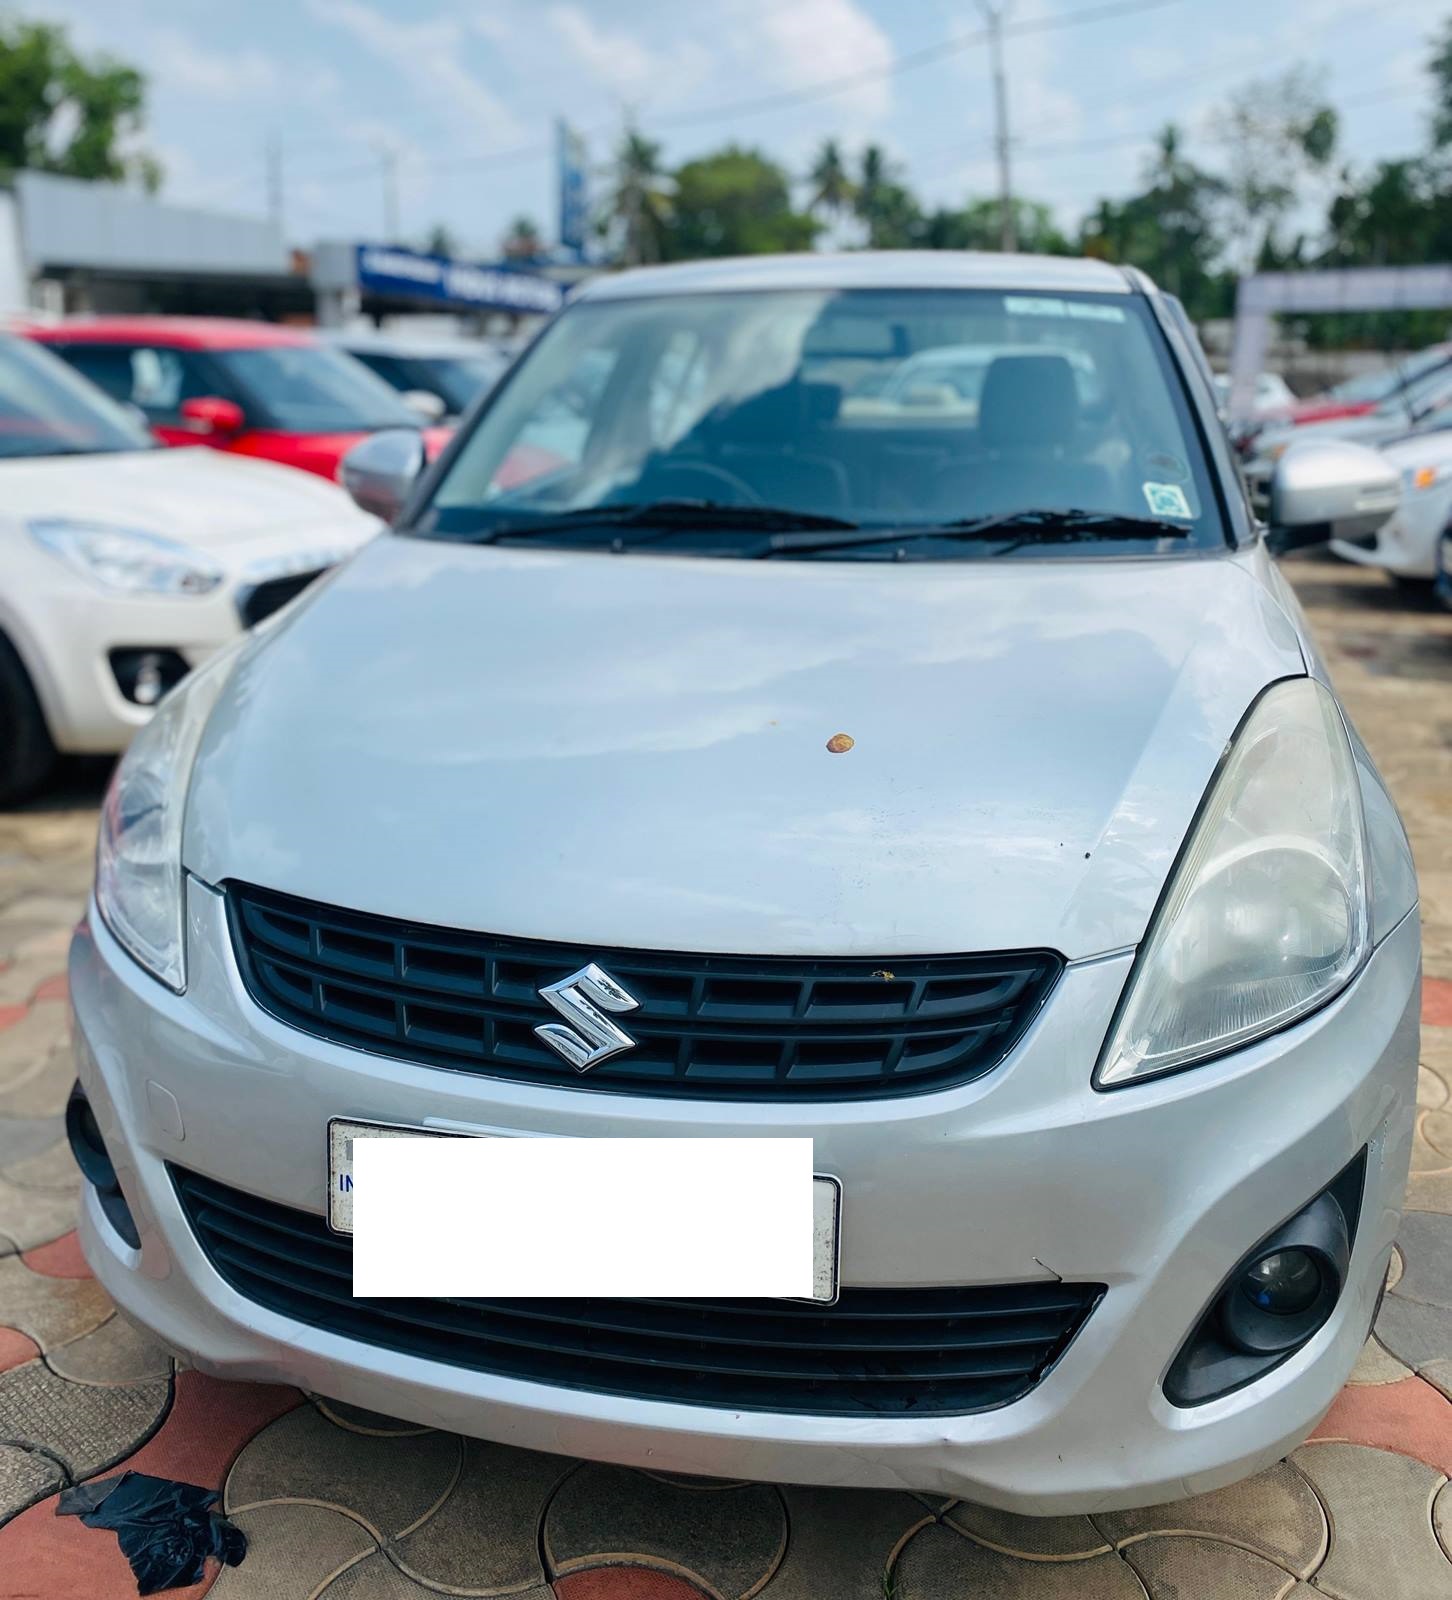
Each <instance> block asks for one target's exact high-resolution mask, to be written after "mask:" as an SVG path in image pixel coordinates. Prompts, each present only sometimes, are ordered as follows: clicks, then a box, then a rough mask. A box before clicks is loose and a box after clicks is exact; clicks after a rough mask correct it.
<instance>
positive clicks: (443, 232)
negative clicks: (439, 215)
mask: <svg viewBox="0 0 1452 1600" xmlns="http://www.w3.org/2000/svg"><path fill="white" fill-rule="evenodd" d="M423 247H424V249H425V250H426V251H427V252H428V254H429V255H431V256H457V255H458V253H459V241H458V240H457V239H456V238H455V237H454V235H453V233H452V232H451V231H450V229H449V228H448V227H447V225H446V224H444V223H442V222H436V223H435V224H434V225H433V227H432V228H430V229H429V231H428V233H427V234H426V235H425V236H424V242H423Z"/></svg>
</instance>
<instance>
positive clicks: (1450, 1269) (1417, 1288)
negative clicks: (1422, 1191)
mask: <svg viewBox="0 0 1452 1600" xmlns="http://www.w3.org/2000/svg"><path fill="white" fill-rule="evenodd" d="M1397 1248H1398V1249H1399V1250H1400V1251H1401V1253H1402V1259H1403V1262H1404V1263H1405V1265H1404V1267H1403V1271H1402V1277H1401V1281H1400V1282H1399V1283H1398V1284H1397V1287H1396V1292H1397V1294H1399V1295H1400V1296H1402V1298H1403V1299H1406V1300H1420V1301H1421V1302H1422V1303H1423V1304H1425V1305H1433V1306H1441V1307H1442V1308H1443V1310H1445V1311H1452V1217H1448V1216H1443V1215H1440V1214H1438V1213H1434V1212H1431V1211H1408V1212H1406V1213H1405V1215H1404V1216H1403V1217H1402V1225H1401V1227H1400V1229H1399V1230H1398V1232H1397Z"/></svg>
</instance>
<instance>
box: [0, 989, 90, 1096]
mask: <svg viewBox="0 0 1452 1600" xmlns="http://www.w3.org/2000/svg"><path fill="white" fill-rule="evenodd" d="M46 1009H47V1010H51V1011H53V1010H56V1009H58V1008H57V1007H54V1006H50V1007H47V1008H46ZM27 1020H28V1019H27ZM11 1031H13V1030H11ZM5 1037H6V1035H5V1034H4V1033H3V1032H0V1045H3V1043H4V1040H5ZM75 1081H76V1063H75V1057H74V1056H73V1055H72V1053H71V1043H70V1040H69V1039H67V1038H66V1037H65V1036H64V1034H59V1035H58V1036H57V1037H56V1038H55V1039H53V1040H52V1041H51V1043H50V1045H49V1047H48V1048H45V1049H42V1050H40V1051H38V1052H36V1053H34V1054H33V1056H31V1057H29V1058H28V1060H27V1062H26V1063H25V1064H24V1065H17V1066H16V1067H15V1069H14V1071H13V1072H10V1073H3V1072H0V1115H3V1116H7V1117H51V1116H58V1115H59V1114H60V1113H61V1112H63V1111H64V1110H65V1108H66V1101H67V1099H68V1098H69V1097H70V1092H71V1085H72V1084H73V1083H74V1082H75Z"/></svg>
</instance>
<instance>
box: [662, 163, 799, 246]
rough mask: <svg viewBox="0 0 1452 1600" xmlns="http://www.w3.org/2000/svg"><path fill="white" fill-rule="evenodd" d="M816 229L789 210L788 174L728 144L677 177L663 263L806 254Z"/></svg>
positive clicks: (680, 172) (683, 169)
mask: <svg viewBox="0 0 1452 1600" xmlns="http://www.w3.org/2000/svg"><path fill="white" fill-rule="evenodd" d="M818 226H819V224H818V223H817V221H816V219H815V218H814V217H811V216H809V215H807V214H806V213H805V212H800V211H796V210H794V209H793V207H792V200H791V186H790V184H789V182H788V179H787V174H786V172H785V171H784V170H783V169H782V168H781V167H779V166H778V165H777V164H776V162H774V161H772V160H769V159H768V158H767V157H766V156H764V155H763V154H762V153H761V152H760V151H759V150H743V149H741V148H740V147H739V146H737V145H734V144H733V145H728V146H727V147H726V148H725V149H724V150H719V151H717V152H716V153H715V154H714V155H709V156H702V157H701V158H700V159H698V160H696V161H688V162H686V164H685V165H684V166H683V167H679V168H677V170H676V173H675V196H674V201H673V207H672V215H671V221H670V226H669V227H668V229H667V230H666V233H665V239H664V244H665V256H666V259H667V260H674V261H684V260H691V259H693V258H695V257H698V256H736V255H761V254H768V253H771V252H775V251H781V250H810V249H811V247H812V241H813V240H814V239H815V238H816V236H817V230H818Z"/></svg>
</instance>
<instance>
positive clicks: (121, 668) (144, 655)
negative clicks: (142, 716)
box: [110, 649, 189, 707]
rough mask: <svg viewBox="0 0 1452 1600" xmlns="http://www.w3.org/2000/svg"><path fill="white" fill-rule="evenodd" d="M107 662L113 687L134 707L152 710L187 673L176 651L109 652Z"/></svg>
mask: <svg viewBox="0 0 1452 1600" xmlns="http://www.w3.org/2000/svg"><path fill="white" fill-rule="evenodd" d="M110 659H111V672H112V675H113V676H114V677H115V679H116V687H117V688H118V689H119V690H120V691H121V693H122V694H123V695H125V696H126V698H127V699H128V700H129V701H130V702H131V703H132V705H135V706H147V707H151V706H154V705H155V704H156V702H157V701H158V700H160V699H161V697H162V695H164V694H165V693H166V691H167V690H168V689H170V688H171V687H172V686H173V685H174V684H178V683H180V682H181V681H182V679H183V678H184V677H186V675H187V672H188V670H189V669H188V667H187V661H186V657H185V656H184V655H182V654H181V652H180V651H178V650H162V649H155V650H139V649H125V650H113V651H112V652H111V657H110Z"/></svg>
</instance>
